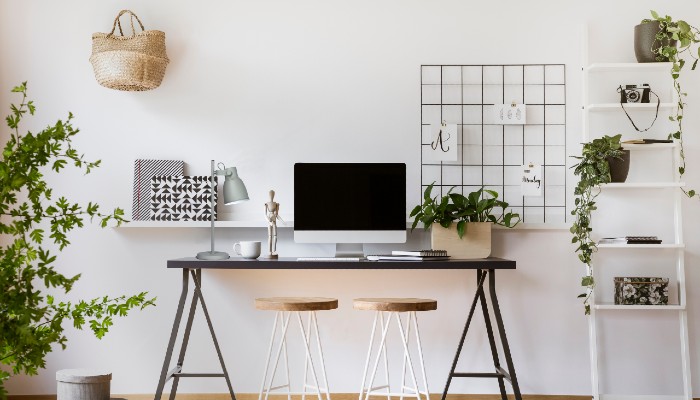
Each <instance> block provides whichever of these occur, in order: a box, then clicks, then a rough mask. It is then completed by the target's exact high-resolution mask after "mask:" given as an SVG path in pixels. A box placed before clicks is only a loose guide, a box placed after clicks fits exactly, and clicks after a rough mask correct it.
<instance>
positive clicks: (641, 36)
mask: <svg viewBox="0 0 700 400" xmlns="http://www.w3.org/2000/svg"><path fill="white" fill-rule="evenodd" d="M660 29H661V28H660V23H659V21H651V22H644V23H641V24H639V25H637V26H635V27H634V55H635V56H636V57H637V62H640V63H649V62H667V61H668V58H666V57H664V58H663V59H661V60H657V59H656V56H657V55H656V54H655V53H654V51H656V50H657V49H658V48H659V47H661V45H662V44H663V45H664V46H675V45H676V41H675V40H673V39H671V38H667V39H664V40H661V41H659V40H656V34H657V33H659V30H660ZM662 42H664V43H662Z"/></svg>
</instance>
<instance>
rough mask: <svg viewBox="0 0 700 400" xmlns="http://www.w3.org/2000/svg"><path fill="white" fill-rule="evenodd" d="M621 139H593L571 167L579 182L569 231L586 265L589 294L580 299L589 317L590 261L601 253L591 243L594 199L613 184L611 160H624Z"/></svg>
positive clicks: (587, 291) (583, 284)
mask: <svg viewBox="0 0 700 400" xmlns="http://www.w3.org/2000/svg"><path fill="white" fill-rule="evenodd" d="M621 137H622V135H615V136H607V135H606V136H603V137H602V138H598V139H593V140H592V141H591V142H589V143H584V144H583V150H582V151H581V156H573V158H575V159H577V160H579V161H578V163H577V164H575V165H573V166H572V167H571V168H573V169H574V175H576V176H578V177H579V181H578V183H577V184H576V188H575V189H574V196H575V198H574V209H573V210H572V211H571V215H573V216H574V223H573V225H572V226H571V229H570V231H571V233H572V234H573V235H574V236H573V238H572V239H571V243H575V244H577V245H578V247H577V248H576V253H578V258H579V260H581V262H582V263H584V264H585V265H586V276H584V277H583V278H582V279H581V286H583V287H584V288H586V292H585V293H582V294H580V295H579V296H578V297H580V298H583V304H584V306H585V311H586V314H590V312H591V305H590V299H591V294H592V293H593V288H594V287H595V281H594V279H593V273H592V267H591V257H592V255H593V253H594V252H595V251H597V250H598V247H597V246H596V243H595V242H594V241H593V239H591V232H592V231H593V228H591V215H592V214H593V211H595V210H596V209H597V207H596V202H595V199H596V197H598V195H599V194H600V185H602V184H606V183H610V180H611V178H610V165H609V164H608V160H609V159H613V158H616V159H621V158H622V154H623V151H622V145H621V144H620V138H621Z"/></svg>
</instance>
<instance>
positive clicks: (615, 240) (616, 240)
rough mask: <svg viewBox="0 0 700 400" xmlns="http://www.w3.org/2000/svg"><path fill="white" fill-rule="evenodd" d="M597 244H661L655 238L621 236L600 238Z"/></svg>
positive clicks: (659, 240)
mask: <svg viewBox="0 0 700 400" xmlns="http://www.w3.org/2000/svg"><path fill="white" fill-rule="evenodd" d="M598 244H661V239H659V238H658V237H657V236H622V237H612V238H602V239H600V240H599V241H598Z"/></svg>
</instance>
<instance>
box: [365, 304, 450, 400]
mask: <svg viewBox="0 0 700 400" xmlns="http://www.w3.org/2000/svg"><path fill="white" fill-rule="evenodd" d="M353 307H354V308H355V309H356V310H369V311H376V313H375V315H374V322H373V323H372V333H371V335H370V339H369V349H368V350H367V361H366V362H365V370H364V372H363V373H362V387H361V388H360V397H359V400H369V396H386V397H387V399H389V400H391V396H399V397H400V398H401V399H403V398H404V397H415V398H416V399H418V400H421V395H423V396H425V400H429V399H430V392H429V391H428V379H427V378H426V374H425V363H424V362H423V348H422V346H421V342H420V332H419V331H418V319H417V316H416V312H417V311H432V310H436V309H437V301H435V300H431V299H414V298H398V299H397V298H361V299H355V301H354V302H353ZM384 313H388V316H386V320H385V318H384V317H385V315H384ZM401 313H408V320H407V321H406V329H405V330H404V326H403V322H402V321H401V316H400V314H401ZM392 317H393V318H395V320H396V324H397V325H398V328H399V333H400V334H401V341H402V344H403V350H404V352H403V357H402V358H403V361H402V364H403V365H402V367H401V393H397V392H392V391H391V383H390V382H389V361H388V359H387V356H386V337H387V332H388V331H389V325H390V324H391V319H392ZM377 320H379V321H380V332H381V340H380V342H379V348H378V349H377V354H376V356H375V359H374V365H373V367H372V373H371V375H370V376H369V381H368V379H367V378H368V377H367V372H368V370H369V364H370V360H371V359H372V348H373V347H374V337H375V332H376V330H377ZM411 322H412V324H411ZM411 325H413V328H414V330H415V336H416V346H417V352H418V359H419V362H420V369H421V375H422V378H423V389H424V390H423V391H421V390H420V389H419V388H418V380H417V378H416V372H415V369H414V368H413V361H412V360H411V353H410V351H409V342H410V336H411ZM382 357H383V358H384V371H385V375H384V377H385V379H386V385H383V386H376V387H375V386H373V385H374V378H375V376H376V375H377V368H378V367H379V361H380V359H381V358H382ZM406 366H408V371H409V376H410V378H411V380H412V381H413V387H410V386H406ZM365 383H367V385H366V386H365ZM380 389H386V392H378V390H380ZM406 390H409V391H410V392H408V393H406Z"/></svg>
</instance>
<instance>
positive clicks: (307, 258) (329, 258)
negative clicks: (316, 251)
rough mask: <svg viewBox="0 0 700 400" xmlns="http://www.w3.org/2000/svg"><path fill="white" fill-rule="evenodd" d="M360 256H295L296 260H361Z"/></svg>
mask: <svg viewBox="0 0 700 400" xmlns="http://www.w3.org/2000/svg"><path fill="white" fill-rule="evenodd" d="M362 260H364V258H361V257H297V261H362Z"/></svg>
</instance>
